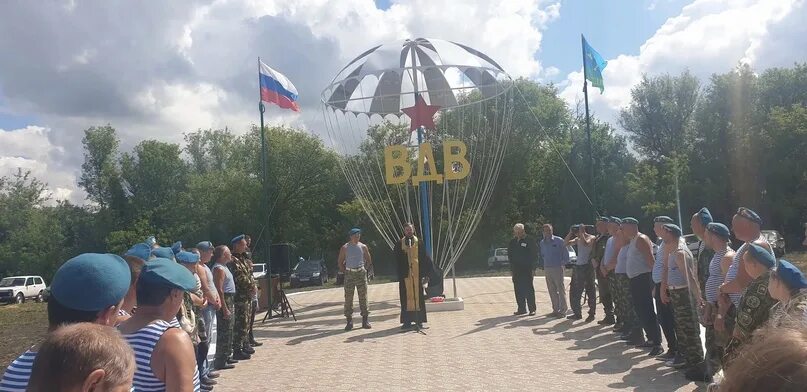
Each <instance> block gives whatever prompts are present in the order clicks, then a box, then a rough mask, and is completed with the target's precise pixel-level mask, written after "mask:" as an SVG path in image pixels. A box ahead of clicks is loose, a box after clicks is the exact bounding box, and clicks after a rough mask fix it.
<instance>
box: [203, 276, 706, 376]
mask: <svg viewBox="0 0 807 392" xmlns="http://www.w3.org/2000/svg"><path fill="white" fill-rule="evenodd" d="M567 283H568V279H567ZM457 286H458V294H459V296H460V297H463V298H464V299H465V310H462V311H453V312H433V313H429V315H428V317H429V323H428V324H427V326H428V329H425V330H424V331H423V333H417V332H405V333H404V332H401V331H400V330H399V327H400V324H399V323H398V315H399V304H398V286H397V283H388V284H379V285H372V286H370V289H369V298H370V309H371V315H370V319H371V322H372V324H373V329H371V330H363V329H354V330H353V331H351V332H345V331H344V330H343V327H344V317H343V315H342V313H343V310H342V303H343V297H344V292H343V290H342V289H341V288H340V289H328V290H318V291H311V292H304V293H297V294H292V295H290V296H289V300H290V301H291V303H292V306H293V307H294V310H295V313H296V315H297V321H296V322H295V321H293V320H291V319H274V320H268V321H267V322H266V323H265V324H260V323H259V321H256V326H255V333H256V338H257V339H258V340H259V341H261V342H263V343H264V345H263V346H261V347H258V348H256V349H257V352H256V354H255V355H253V359H252V360H249V361H245V362H242V363H239V364H238V365H237V367H236V368H235V369H233V370H227V371H222V372H221V373H222V376H221V378H219V385H218V386H217V387H216V391H222V392H223V391H238V392H245V391H270V390H272V391H575V392H577V391H581V390H582V391H604V390H615V389H624V390H636V391H679V390H681V391H692V390H703V389H704V386H700V387H699V386H698V385H696V384H695V383H690V382H688V381H687V380H686V379H685V378H684V376H683V375H682V374H681V373H680V372H677V371H674V370H672V369H670V368H667V367H665V366H664V365H662V363H661V362H659V361H656V360H654V359H652V358H648V357H647V355H646V351H643V350H639V349H634V348H632V347H628V346H626V345H625V344H624V343H622V342H619V341H617V340H616V339H615V338H616V336H615V335H614V333H612V332H611V331H610V329H611V327H602V326H599V325H597V324H596V322H593V323H588V324H586V323H583V322H582V321H575V322H571V321H569V320H565V319H564V320H557V319H554V318H547V317H545V316H543V314H546V313H548V312H549V311H550V310H551V309H550V307H549V305H548V304H549V297H548V296H547V293H546V285H545V283H544V280H543V278H542V277H536V278H535V288H536V294H537V299H538V315H537V316H535V317H516V316H513V315H512V312H513V311H514V310H515V304H514V298H513V288H512V282H511V280H510V279H509V278H497V277H489V278H467V279H458V280H457ZM446 288H447V289H446V293H447V294H451V292H452V289H451V282H450V281H446ZM356 308H357V309H356V311H357V312H358V305H357V306H356ZM598 310H601V308H600V309H598ZM355 317H356V318H358V319H359V320H360V317H359V315H358V314H356V316H355ZM260 318H261V319H262V318H263V315H261V316H260ZM601 318H602V315H601V314H598V315H597V319H598V320H599V319H601Z"/></svg>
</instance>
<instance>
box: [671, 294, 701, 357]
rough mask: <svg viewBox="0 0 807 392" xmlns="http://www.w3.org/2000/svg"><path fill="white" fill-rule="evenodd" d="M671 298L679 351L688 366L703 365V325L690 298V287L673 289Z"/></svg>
mask: <svg viewBox="0 0 807 392" xmlns="http://www.w3.org/2000/svg"><path fill="white" fill-rule="evenodd" d="M670 300H671V301H672V305H673V316H674V317H675V338H676V339H677V340H678V352H679V353H680V354H681V355H682V356H683V357H684V359H685V360H686V363H687V367H693V366H702V365H703V346H701V327H700V324H699V322H698V316H697V311H696V310H695V306H694V304H692V302H691V301H690V299H689V289H687V288H682V289H671V290H670Z"/></svg>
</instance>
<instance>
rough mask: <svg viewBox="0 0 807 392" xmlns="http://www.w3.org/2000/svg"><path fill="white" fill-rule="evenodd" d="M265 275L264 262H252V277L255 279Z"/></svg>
mask: <svg viewBox="0 0 807 392" xmlns="http://www.w3.org/2000/svg"><path fill="white" fill-rule="evenodd" d="M264 276H266V263H258V264H252V277H254V278H255V279H259V278H263V277H264Z"/></svg>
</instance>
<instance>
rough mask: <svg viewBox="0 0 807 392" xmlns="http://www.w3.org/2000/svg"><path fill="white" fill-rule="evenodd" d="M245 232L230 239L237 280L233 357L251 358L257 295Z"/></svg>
mask: <svg viewBox="0 0 807 392" xmlns="http://www.w3.org/2000/svg"><path fill="white" fill-rule="evenodd" d="M244 237H245V236H244V235H243V234H241V235H239V236H237V237H235V238H233V239H232V241H230V246H231V247H232V253H233V262H232V263H231V264H230V268H231V269H232V272H233V279H234V280H235V299H234V300H235V326H234V327H233V358H235V359H241V358H243V359H249V358H250V354H254V353H255V349H253V348H252V347H250V344H249V340H248V338H247V336H248V334H249V317H250V315H251V314H252V312H251V310H250V307H251V306H252V297H253V296H254V295H255V292H256V287H255V278H254V277H253V276H252V268H251V264H252V263H251V262H250V261H249V259H248V257H247V254H246V252H247V250H248V248H247V241H246V239H245V238H244Z"/></svg>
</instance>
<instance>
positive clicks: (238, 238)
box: [230, 234, 246, 244]
mask: <svg viewBox="0 0 807 392" xmlns="http://www.w3.org/2000/svg"><path fill="white" fill-rule="evenodd" d="M245 237H246V235H244V234H239V235H237V236H235V237H233V239H231V240H230V244H234V243H236V242H238V241H241V240H243V239H244V238H245Z"/></svg>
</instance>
